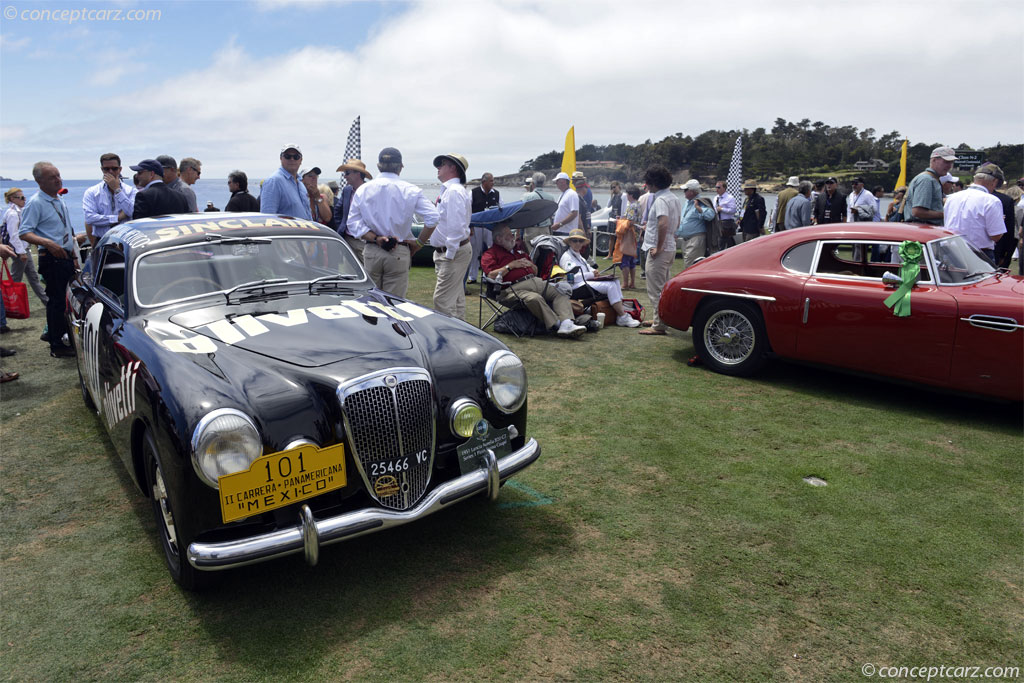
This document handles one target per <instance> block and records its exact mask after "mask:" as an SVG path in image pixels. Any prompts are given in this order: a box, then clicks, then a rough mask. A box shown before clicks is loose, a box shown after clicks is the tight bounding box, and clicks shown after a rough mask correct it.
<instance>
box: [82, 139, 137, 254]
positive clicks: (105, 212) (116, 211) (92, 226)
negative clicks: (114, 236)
mask: <svg viewBox="0 0 1024 683" xmlns="http://www.w3.org/2000/svg"><path fill="white" fill-rule="evenodd" d="M100 170H101V171H103V180H102V181H100V182H99V183H96V184H95V185H93V186H92V187H90V188H89V189H88V190H86V191H85V195H84V196H83V197H82V213H83V214H84V215H85V232H86V234H87V235H88V236H89V242H91V243H92V245H93V246H96V243H97V242H98V241H99V239H100V238H101V237H103V235H105V234H106V233H107V231H108V230H110V229H111V228H113V227H114V226H116V225H118V224H119V223H123V222H125V221H130V220H131V219H132V214H133V213H134V212H135V193H136V191H135V187H134V186H133V185H132V184H131V183H126V182H124V181H122V180H121V157H119V156H118V155H116V154H114V153H113V152H108V153H106V154H104V155H103V156H101V157H100Z"/></svg>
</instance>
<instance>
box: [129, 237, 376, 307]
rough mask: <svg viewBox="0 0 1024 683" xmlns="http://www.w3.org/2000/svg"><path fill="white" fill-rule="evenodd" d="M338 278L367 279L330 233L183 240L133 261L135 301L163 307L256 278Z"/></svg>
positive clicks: (342, 245)
mask: <svg viewBox="0 0 1024 683" xmlns="http://www.w3.org/2000/svg"><path fill="white" fill-rule="evenodd" d="M332 277H337V278H338V279H339V280H344V281H349V280H351V281H352V282H353V283H358V282H360V281H365V278H366V276H365V274H364V272H363V269H362V267H361V266H360V265H359V263H358V262H357V261H356V259H355V257H354V256H353V254H352V252H351V251H350V250H349V249H348V247H347V246H345V243H344V242H342V241H341V240H338V239H332V238H329V237H306V236H295V237H284V236H281V237H264V236H260V237H254V238H251V239H246V238H242V239H234V240H224V241H223V242H218V241H210V242H199V243H193V244H184V245H181V246H177V247H171V248H169V249H162V250H160V251H155V252H153V253H151V254H146V255H144V256H142V257H141V258H140V259H139V260H138V262H137V263H136V264H135V275H134V289H135V300H136V301H137V302H138V304H139V305H140V306H161V305H164V304H168V303H171V302H175V301H181V300H183V299H191V298H194V297H199V296H205V295H208V294H215V293H223V292H226V291H228V290H231V289H232V288H234V287H237V286H238V285H242V284H245V283H251V282H255V281H260V280H280V282H277V283H273V284H278V285H283V284H285V283H287V282H298V283H307V282H309V281H311V280H315V279H318V278H332Z"/></svg>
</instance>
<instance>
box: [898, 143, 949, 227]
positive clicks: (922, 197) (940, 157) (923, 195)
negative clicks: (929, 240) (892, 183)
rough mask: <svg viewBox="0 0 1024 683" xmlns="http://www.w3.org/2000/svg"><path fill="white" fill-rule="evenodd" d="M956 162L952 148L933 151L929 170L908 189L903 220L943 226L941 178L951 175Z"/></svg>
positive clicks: (913, 181) (916, 177) (911, 183)
mask: <svg viewBox="0 0 1024 683" xmlns="http://www.w3.org/2000/svg"><path fill="white" fill-rule="evenodd" d="M954 161H956V152H954V151H953V150H952V149H951V148H950V147H936V148H935V149H933V150H932V156H931V160H930V161H929V162H928V168H926V169H924V170H923V171H921V172H920V173H918V174H917V175H916V176H915V177H914V179H913V180H911V181H910V185H909V186H908V187H907V194H906V201H905V202H904V204H903V219H904V220H905V221H908V222H913V223H928V224H931V225H942V221H943V213H942V183H940V182H939V178H941V177H942V176H944V175H946V174H947V173H949V169H951V168H953V162H954Z"/></svg>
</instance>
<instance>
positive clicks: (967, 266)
mask: <svg viewBox="0 0 1024 683" xmlns="http://www.w3.org/2000/svg"><path fill="white" fill-rule="evenodd" d="M928 248H929V249H931V252H932V260H933V261H935V268H936V270H937V271H938V273H939V283H940V284H947V285H948V284H961V283H964V282H977V281H978V280H983V279H984V278H986V277H988V276H990V275H994V274H995V273H996V267H995V266H993V265H992V264H991V263H989V261H988V259H986V258H985V257H984V255H982V254H981V252H979V251H978V250H977V249H975V248H974V247H972V246H971V245H970V244H968V243H967V241H966V240H964V238H963V237H961V236H960V235H954V236H952V237H946V238H943V239H941V240H935V241H933V242H931V243H929V244H928Z"/></svg>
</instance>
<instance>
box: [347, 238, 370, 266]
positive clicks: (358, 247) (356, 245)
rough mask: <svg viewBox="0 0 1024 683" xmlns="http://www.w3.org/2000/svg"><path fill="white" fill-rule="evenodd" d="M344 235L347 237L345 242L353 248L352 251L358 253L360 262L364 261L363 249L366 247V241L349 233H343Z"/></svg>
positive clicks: (357, 256)
mask: <svg viewBox="0 0 1024 683" xmlns="http://www.w3.org/2000/svg"><path fill="white" fill-rule="evenodd" d="M342 237H344V238H345V244H347V245H348V246H349V247H350V248H351V249H352V251H353V252H354V253H355V255H356V258H357V259H359V262H360V263H362V262H363V249H365V248H366V242H364V241H363V240H361V239H359V238H358V237H352V236H351V235H348V234H345V235H342Z"/></svg>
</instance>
